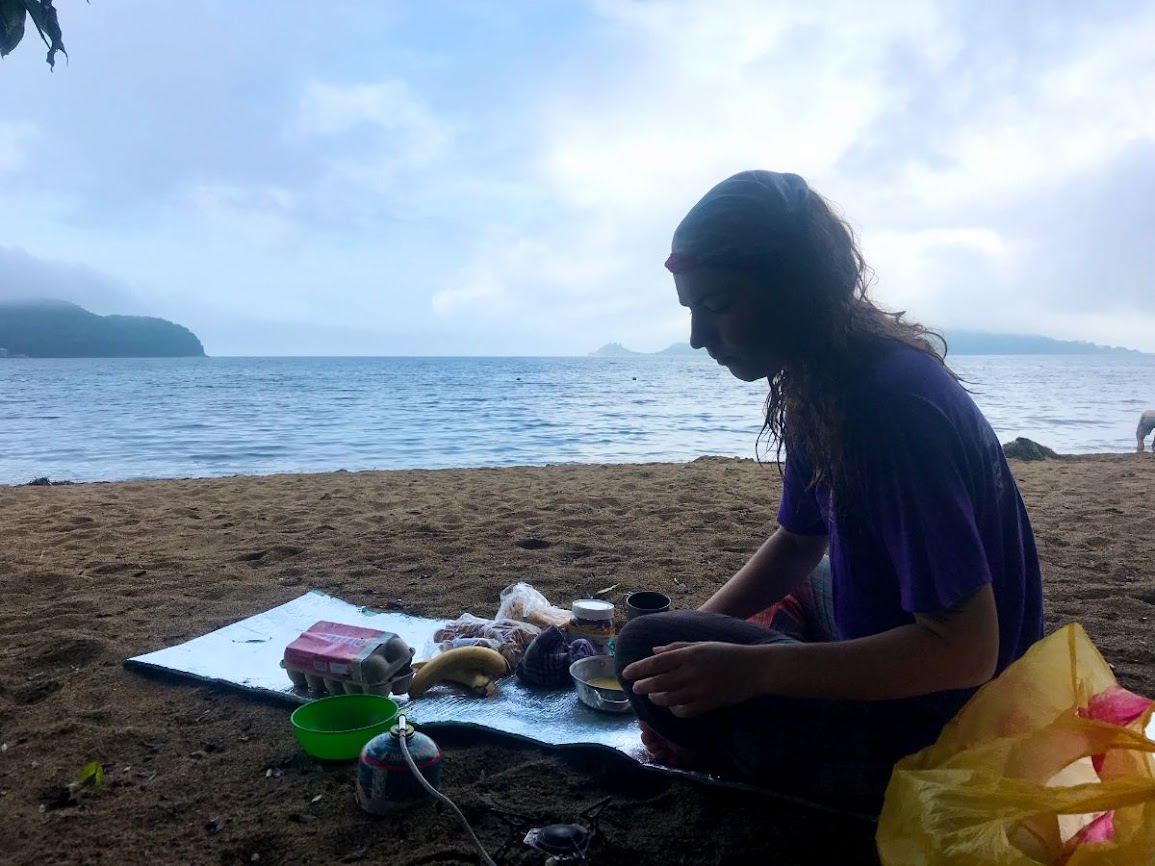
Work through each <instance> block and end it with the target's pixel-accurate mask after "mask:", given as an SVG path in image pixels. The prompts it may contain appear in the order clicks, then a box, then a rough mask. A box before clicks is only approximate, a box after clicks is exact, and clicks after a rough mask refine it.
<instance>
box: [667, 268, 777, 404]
mask: <svg viewBox="0 0 1155 866" xmlns="http://www.w3.org/2000/svg"><path fill="white" fill-rule="evenodd" d="M674 285H675V286H676V287H677V289H678V300H679V302H680V303H681V304H682V306H683V307H688V308H689V310H690V345H691V346H693V347H694V348H695V349H705V350H706V351H707V352H709V353H710V357H711V358H713V359H714V360H716V361H717V362H718V363H719V364H722V365H723V366H725V367H726V368H727V369H729V371H730V372H731V373H733V374H734V375H735V376H737V377H738V378H739V379H742V380H743V381H745V382H754V381H757V380H758V379H762V378H765V377H768V376H775V375H777V374H778V373H779V372H780V371H781V370H782V367H783V364H784V362H785V358H786V356H787V351H788V348H787V347H788V345H789V342H788V339H789V338H788V332H787V330H786V328H787V323H786V322H785V321H784V318H785V317H783V316H780V315H777V314H775V312H774V310H773V309H772V305H771V303H770V302H769V299H768V298H767V297H766V295H767V293H766V291H765V289H764V288H762V287H761V286H759V284H758V282H757V281H756V280H755V279H754V278H753V277H752V276H750V275H749V274H744V273H739V272H732V271H717V270H694V271H687V272H685V273H681V274H675V275H674Z"/></svg>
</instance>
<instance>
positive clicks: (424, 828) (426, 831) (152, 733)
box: [0, 455, 1155, 866]
mask: <svg viewBox="0 0 1155 866" xmlns="http://www.w3.org/2000/svg"><path fill="white" fill-rule="evenodd" d="M1014 469H1015V473H1016V475H1017V477H1018V478H1019V481H1020V485H1021V489H1022V491H1023V496H1024V498H1025V500H1026V502H1027V505H1028V508H1029V509H1030V512H1031V516H1032V518H1033V521H1034V524H1035V527H1036V532H1037V535H1038V539H1039V546H1040V550H1041V554H1042V558H1043V561H1044V567H1045V580H1046V591H1047V614H1046V616H1047V627H1048V629H1051V628H1054V627H1056V626H1058V625H1060V624H1062V623H1065V622H1068V621H1071V620H1077V621H1079V622H1081V623H1083V625H1084V626H1085V627H1086V628H1087V630H1088V632H1089V633H1090V635H1091V637H1092V638H1093V639H1094V640H1095V642H1096V643H1097V645H1098V646H1099V648H1100V649H1101V650H1102V652H1103V653H1104V655H1105V656H1106V657H1107V658H1108V660H1110V661H1111V662H1112V663H1113V664H1114V665H1115V668H1116V673H1117V675H1118V677H1119V679H1120V681H1121V682H1122V683H1123V684H1124V685H1125V686H1127V687H1128V688H1131V689H1134V690H1136V691H1139V692H1142V693H1146V694H1149V695H1155V667H1153V666H1152V662H1153V660H1155V658H1153V652H1155V647H1153V644H1155V640H1153V638H1155V623H1153V622H1152V617H1155V512H1153V511H1152V507H1151V502H1152V491H1153V490H1155V459H1151V458H1150V457H1149V456H1147V455H1126V456H1122V455H1121V456H1117V457H1090V458H1069V459H1064V460H1060V461H1048V462H1044V463H1017V462H1016V463H1015V464H1014ZM778 491H779V478H778V474H777V471H776V468H775V467H774V466H759V465H758V464H756V463H754V462H751V461H741V460H724V459H720V458H703V459H702V460H699V461H695V462H693V463H688V464H677V465H664V464H662V465H644V466H586V467H551V468H517V469H479V470H447V471H437V472H427V471H411V472H379V473H341V472H339V473H332V474H325V475H309V476H292V475H286V476H275V477H266V478H230V479H202V480H187V481H161V482H133V483H117V484H88V485H73V486H53V487H12V488H0V503H2V505H3V511H2V514H3V526H4V535H3V538H4V547H3V551H2V552H0V579H2V581H3V583H2V586H3V588H4V594H3V598H2V600H0V636H2V641H0V744H2V745H0V748H2V750H3V751H2V752H0V838H2V839H3V840H4V842H3V845H4V851H3V853H2V854H0V859H3V860H4V861H5V862H11V863H29V864H31V863H36V864H48V863H98V862H100V863H114V862H115V863H189V864H199V863H212V864H218V863H221V864H229V863H261V864H279V863H336V862H358V861H359V860H363V861H365V862H380V863H386V862H388V863H391V864H395V866H407V864H474V863H476V862H477V859H476V857H475V855H474V854H473V853H472V851H471V849H470V847H469V845H468V843H467V842H466V841H465V839H464V837H463V834H462V833H461V832H460V831H459V829H458V827H457V826H456V824H455V823H454V822H453V821H452V819H451V818H450V817H449V816H448V815H447V814H444V813H443V812H439V811H437V810H435V809H433V808H429V809H424V810H421V811H419V812H417V813H414V814H411V815H408V816H406V817H404V818H401V819H398V820H393V821H375V820H372V819H370V818H368V817H366V816H364V815H362V813H360V812H359V810H358V809H357V808H356V806H355V805H354V804H353V802H352V798H351V780H352V774H353V771H352V769H351V767H349V766H345V767H337V768H333V767H321V766H319V765H318V764H316V763H315V762H313V761H311V760H309V759H307V758H306V757H304V756H303V755H302V753H301V752H300V751H299V750H298V748H297V746H296V744H295V742H294V740H293V737H292V733H291V731H290V729H289V726H288V715H289V712H288V710H287V709H286V708H285V707H284V706H280V705H276V704H267V703H262V702H260V701H257V700H254V699H252V698H249V697H246V696H243V695H239V694H234V693H232V692H229V691H227V690H222V689H218V688H213V687H206V686H202V685H196V684H185V683H178V682H171V681H162V680H158V679H155V678H149V677H146V676H143V675H141V674H139V673H134V672H129V671H126V670H124V669H123V668H122V667H121V662H122V660H123V659H125V658H126V657H128V656H131V655H136V654H139V653H142V652H147V651H151V650H155V649H159V648H161V647H164V646H169V645H172V644H174V643H179V642H181V641H184V640H187V639H189V638H192V637H195V636H197V635H199V634H202V633H204V632H207V631H210V630H212V629H215V628H218V627H220V626H222V625H225V624H226V623H229V622H232V621H235V620H237V619H240V618H243V617H246V616H249V615H251V614H253V613H256V612H258V611H260V610H263V609H266V608H269V607H272V606H274V605H277V604H280V603H282V602H285V601H288V600H290V599H292V598H294V597H296V596H298V595H299V594H300V593H301V592H302V591H304V590H305V589H307V588H318V589H321V590H325V591H327V592H329V593H332V594H334V595H337V596H340V597H341V598H344V599H347V600H349V601H351V602H354V603H357V604H363V605H368V606H372V607H376V608H379V609H384V608H390V609H402V610H406V611H410V612H413V613H417V614H422V615H426V616H435V617H445V618H447V619H448V618H452V617H455V616H457V615H458V614H459V613H461V612H462V611H471V612H474V613H477V614H485V615H488V614H491V613H492V612H493V610H494V609H495V607H496V604H497V594H498V592H499V590H500V589H501V588H502V587H503V586H505V585H507V584H508V583H510V582H512V581H515V580H526V581H529V582H530V583H532V584H533V585H535V586H536V587H538V588H539V589H540V590H542V591H543V592H544V593H545V594H546V595H547V596H549V597H550V598H551V599H552V600H555V601H558V602H567V601H568V600H570V599H571V598H573V597H580V596H582V595H585V594H588V593H591V592H594V591H596V590H599V589H602V588H603V587H606V586H608V585H612V584H618V585H619V588H618V589H617V590H615V591H614V593H613V594H612V595H613V596H614V597H615V598H617V599H620V597H621V595H622V594H624V593H625V592H626V591H628V590H633V589H640V588H652V589H660V590H663V591H665V592H667V593H670V594H671V595H673V596H674V597H675V603H676V605H677V606H679V607H690V606H692V605H694V604H696V603H698V602H700V601H702V600H703V599H705V598H706V597H707V596H708V595H709V593H710V592H711V591H712V590H713V588H714V587H715V586H716V585H717V584H718V583H719V582H720V581H721V580H723V579H724V578H725V577H727V576H728V575H729V574H730V573H732V572H733V571H734V570H735V569H736V568H738V567H739V566H740V565H741V564H742V562H743V561H744V559H745V557H746V556H747V555H748V554H749V553H750V552H751V551H752V550H753V549H754V548H755V547H756V546H757V545H758V544H759V542H760V541H761V540H762V539H763V538H764V537H765V535H766V534H767V533H768V532H769V531H770V530H771V529H772V527H773V519H774V510H775V505H776V502H777V498H778ZM438 740H439V742H440V743H441V744H442V746H443V748H444V749H445V752H446V764H445V779H444V790H445V791H447V792H448V793H450V794H451V795H452V796H453V797H454V798H455V799H456V800H457V801H458V803H459V805H460V806H461V807H462V808H463V810H464V811H465V813H466V814H467V815H468V816H469V817H470V819H471V820H473V821H474V823H475V827H476V829H477V830H478V833H479V835H480V836H481V838H482V839H483V841H484V842H485V843H486V844H487V845H488V846H489V847H490V849H491V851H492V850H493V849H496V848H498V847H499V846H500V844H501V842H502V841H503V840H504V839H505V838H506V836H507V832H506V830H505V827H504V825H503V824H502V823H501V822H500V821H499V820H498V819H497V818H496V817H494V816H493V815H492V814H491V813H490V812H489V811H488V808H487V807H488V806H489V805H496V806H501V807H504V808H507V809H512V810H515V811H519V812H523V813H527V814H529V815H530V816H532V817H534V818H536V819H539V820H541V821H542V822H550V821H559V820H570V819H572V818H573V817H575V816H576V814H577V813H578V812H579V811H580V810H581V809H583V808H585V807H588V806H590V805H592V804H594V803H596V802H597V801H599V800H600V799H602V798H603V797H606V796H612V797H613V798H614V799H613V802H612V803H611V805H610V807H609V808H608V809H607V811H606V812H605V816H604V821H603V830H604V839H603V841H602V842H601V843H600V845H599V846H598V847H597V848H596V849H595V850H594V851H593V852H592V854H591V862H593V863H596V864H630V866H639V864H676V863H694V864H698V863H726V864H731V863H736V864H741V863H767V862H774V863H776V864H803V863H816V864H817V863H830V862H839V863H858V862H870V861H871V857H872V854H871V852H872V848H873V846H872V835H873V827H872V826H870V825H869V824H866V823H863V822H859V821H855V820H853V819H849V818H843V817H835V816H831V815H828V814H823V813H820V812H815V811H811V810H808V809H803V808H799V807H797V806H794V805H791V804H788V803H783V802H781V801H778V800H775V799H770V798H765V797H758V796H751V795H748V794H741V793H736V792H731V791H723V790H719V789H714V788H707V787H703V786H699V785H695V784H691V783H686V782H681V781H671V780H669V779H667V778H664V777H660V776H655V775H654V774H647V773H640V772H631V771H629V768H628V767H627V766H624V765H620V764H618V763H616V762H614V763H607V762H606V761H605V759H603V758H599V757H590V756H589V755H588V754H584V753H583V754H561V753H558V752H551V751H548V750H545V749H538V748H533V747H529V746H525V745H520V744H517V743H514V742H510V741H506V740H502V739H500V738H498V737H490V736H484V735H476V734H455V735H453V736H449V735H448V734H445V735H441V734H439V735H438ZM90 761H99V762H101V763H102V764H103V765H104V767H105V770H106V779H105V783H104V785H103V786H102V787H101V788H100V789H99V790H96V791H92V792H90V793H86V794H85V795H84V796H83V797H82V800H81V802H80V804H79V805H67V806H59V805H58V799H59V796H58V795H59V788H60V786H62V785H64V784H66V783H67V782H68V781H69V780H71V779H72V778H74V777H75V776H76V774H77V773H78V771H79V770H80V768H81V767H82V766H84V765H85V764H86V763H88V762H90ZM521 850H522V849H520V848H519V849H518V853H517V854H516V855H515V856H511V857H510V858H509V859H508V860H507V862H510V863H541V862H542V861H543V858H542V857H541V856H540V855H533V854H532V852H526V853H525V854H522V853H521Z"/></svg>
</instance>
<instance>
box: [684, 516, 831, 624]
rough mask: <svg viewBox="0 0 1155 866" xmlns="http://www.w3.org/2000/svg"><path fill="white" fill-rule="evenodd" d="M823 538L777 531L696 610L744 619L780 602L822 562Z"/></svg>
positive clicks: (824, 538)
mask: <svg viewBox="0 0 1155 866" xmlns="http://www.w3.org/2000/svg"><path fill="white" fill-rule="evenodd" d="M824 553H826V536H824V535H796V534H795V533H793V532H787V531H786V530H785V529H782V528H779V529H777V530H775V532H774V534H773V535H771V536H770V537H769V538H767V539H766V541H765V542H764V543H763V544H762V546H761V547H760V548H758V550H757V552H756V553H755V554H754V555H753V556H752V557H750V559H749V560H748V561H747V562H746V564H745V565H743V566H742V567H741V568H740V569H738V571H737V573H736V574H735V575H734V576H733V577H731V578H730V579H729V580H728V581H726V583H725V584H723V585H722V587H721V588H720V589H719V590H718V591H717V592H715V593H714V594H713V595H712V596H711V597H710V600H709V601H707V602H706V603H705V604H703V605H702V606H701V607H700V608H699V610H704V611H708V612H710V613H724V614H726V615H727V616H734V617H738V618H740V619H747V618H748V617H751V616H753V615H754V614H756V613H759V612H761V611H763V610H765V609H766V608H768V607H769V606H770V605H772V604H774V602H776V601H779V600H780V599H781V598H782V597H783V596H784V595H786V594H787V593H788V592H790V590H792V589H793V588H794V587H796V586H797V585H798V584H799V583H801V582H802V581H803V580H804V579H805V578H806V577H807V576H809V575H810V573H811V572H812V571H814V569H815V568H816V567H817V565H818V563H819V562H821V561H822V555H823V554H824Z"/></svg>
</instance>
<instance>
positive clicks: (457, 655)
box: [409, 646, 509, 698]
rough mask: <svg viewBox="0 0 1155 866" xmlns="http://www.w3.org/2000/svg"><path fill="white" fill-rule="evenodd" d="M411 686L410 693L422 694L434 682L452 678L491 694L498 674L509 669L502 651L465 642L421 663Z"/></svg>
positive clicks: (411, 695) (471, 688)
mask: <svg viewBox="0 0 1155 866" xmlns="http://www.w3.org/2000/svg"><path fill="white" fill-rule="evenodd" d="M413 667H414V668H417V673H416V674H414V676H413V682H412V683H411V684H410V686H409V697H411V698H419V697H421V696H422V695H423V694H425V693H426V692H427V691H429V688H430V686H432V685H433V684H434V683H441V682H451V683H458V684H460V685H463V686H468V687H469V689H470V690H471V691H472V692H473V693H474V694H476V695H478V696H480V697H488V696H489V695H492V694H493V692H494V690H495V688H496V687H495V686H494V684H493V680H494V678H495V677H502V676H505V675H506V674H507V673H509V665H508V664H507V663H506V661H505V659H504V658H503V657H502V655H501V653H499V652H497V651H496V650H491V649H490V648H489V647H483V646H463V647H457V648H455V649H450V650H446V651H445V652H443V653H442V654H441V655H439V656H434V657H433V658H432V659H430V660H429V661H427V662H425V663H424V664H422V665H421V666H420V667H419V668H418V666H417V665H414V666H413Z"/></svg>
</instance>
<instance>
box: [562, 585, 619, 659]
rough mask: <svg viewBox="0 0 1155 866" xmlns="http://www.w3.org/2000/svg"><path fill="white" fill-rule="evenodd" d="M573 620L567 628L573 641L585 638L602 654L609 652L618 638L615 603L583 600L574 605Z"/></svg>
mask: <svg viewBox="0 0 1155 866" xmlns="http://www.w3.org/2000/svg"><path fill="white" fill-rule="evenodd" d="M571 609H572V611H573V618H572V619H571V620H570V621H569V625H568V626H566V632H567V635H568V637H569V639H570V640H571V641H573V640H577V639H578V638H579V637H584V638H585V639H586V640H588V641H589V642H590V643H591V644H593V646H594V649H596V650H597V651H598V652H600V653H607V652H609V647H608V644H609V642H610V641H612V640H613V639H614V638H615V637H616V636H617V632H616V631H615V630H614V605H613V602H609V601H602V600H601V599H597V598H583V599H579V600H577V601H575V602H574V603H573V605H572V608H571Z"/></svg>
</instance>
